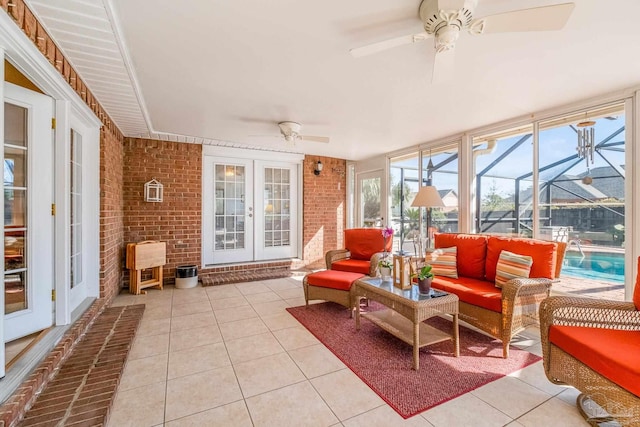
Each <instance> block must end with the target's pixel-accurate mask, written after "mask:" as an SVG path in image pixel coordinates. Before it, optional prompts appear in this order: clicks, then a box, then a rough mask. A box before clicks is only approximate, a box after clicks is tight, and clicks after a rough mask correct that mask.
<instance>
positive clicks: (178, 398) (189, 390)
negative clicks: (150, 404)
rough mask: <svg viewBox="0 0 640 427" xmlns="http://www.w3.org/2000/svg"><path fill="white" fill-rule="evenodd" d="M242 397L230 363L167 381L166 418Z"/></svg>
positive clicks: (181, 415) (191, 412) (200, 410)
mask: <svg viewBox="0 0 640 427" xmlns="http://www.w3.org/2000/svg"><path fill="white" fill-rule="evenodd" d="M240 399H242V393H240V388H239V387H238V382H237V380H236V377H235V375H234V373H233V368H232V367H231V366H225V367H223V368H218V369H213V370H210V371H205V372H199V373H197V374H194V375H188V376H186V377H180V378H176V379H173V380H169V381H167V402H166V410H165V421H172V420H175V419H177V418H182V417H185V416H187V415H193V414H196V413H198V412H202V411H206V410H209V409H213V408H216V407H218V406H222V405H226V404H227V403H231V402H235V401H238V400H240Z"/></svg>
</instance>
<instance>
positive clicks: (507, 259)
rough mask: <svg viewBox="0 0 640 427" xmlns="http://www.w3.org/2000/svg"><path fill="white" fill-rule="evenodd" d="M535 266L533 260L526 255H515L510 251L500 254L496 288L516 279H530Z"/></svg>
mask: <svg viewBox="0 0 640 427" xmlns="http://www.w3.org/2000/svg"><path fill="white" fill-rule="evenodd" d="M531 265H533V258H531V257H530V256H526V255H519V254H514V253H513V252H509V251H502V252H500V257H499V258H498V265H497V266H496V286H497V287H498V288H502V285H504V284H505V283H507V282H508V281H509V280H511V279H515V278H516V277H529V272H530V271H531Z"/></svg>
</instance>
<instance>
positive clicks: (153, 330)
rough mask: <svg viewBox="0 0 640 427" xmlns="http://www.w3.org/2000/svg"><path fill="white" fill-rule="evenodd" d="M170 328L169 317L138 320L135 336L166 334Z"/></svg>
mask: <svg viewBox="0 0 640 427" xmlns="http://www.w3.org/2000/svg"><path fill="white" fill-rule="evenodd" d="M170 329H171V318H169V317H168V318H166V319H153V320H146V319H145V318H143V319H142V320H141V321H140V326H138V330H137V332H136V337H143V336H152V335H162V334H168V333H169V331H170Z"/></svg>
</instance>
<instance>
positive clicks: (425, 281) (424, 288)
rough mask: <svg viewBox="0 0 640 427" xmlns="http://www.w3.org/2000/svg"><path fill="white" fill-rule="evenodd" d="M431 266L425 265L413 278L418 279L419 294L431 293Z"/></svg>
mask: <svg viewBox="0 0 640 427" xmlns="http://www.w3.org/2000/svg"><path fill="white" fill-rule="evenodd" d="M431 268H432V267H431V265H429V264H425V265H423V266H422V267H421V268H420V270H418V272H417V273H416V274H414V276H415V277H416V278H417V279H418V289H419V290H420V293H421V294H425V295H427V294H429V292H430V291H431V281H432V280H433V273H432V272H431Z"/></svg>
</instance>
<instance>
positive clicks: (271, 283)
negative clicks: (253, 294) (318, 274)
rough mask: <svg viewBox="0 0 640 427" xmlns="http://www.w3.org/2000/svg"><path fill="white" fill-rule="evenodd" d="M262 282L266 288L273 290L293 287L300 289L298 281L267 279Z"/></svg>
mask: <svg viewBox="0 0 640 427" xmlns="http://www.w3.org/2000/svg"><path fill="white" fill-rule="evenodd" d="M263 283H264V284H265V286H266V287H267V288H269V289H271V290H272V291H275V292H278V291H282V290H284V289H295V288H300V289H302V288H301V285H300V284H299V283H296V282H293V281H291V280H288V279H277V280H267V281H265V282H263Z"/></svg>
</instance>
